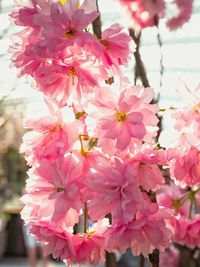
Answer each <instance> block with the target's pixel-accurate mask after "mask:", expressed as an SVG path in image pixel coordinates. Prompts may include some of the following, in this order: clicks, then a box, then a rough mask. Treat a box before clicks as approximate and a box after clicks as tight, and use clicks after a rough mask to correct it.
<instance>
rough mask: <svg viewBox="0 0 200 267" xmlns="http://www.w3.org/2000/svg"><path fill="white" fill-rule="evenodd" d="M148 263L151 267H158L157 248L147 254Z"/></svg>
mask: <svg viewBox="0 0 200 267" xmlns="http://www.w3.org/2000/svg"><path fill="white" fill-rule="evenodd" d="M149 261H150V263H151V267H159V250H158V249H157V248H155V249H154V251H153V252H152V253H151V254H149Z"/></svg>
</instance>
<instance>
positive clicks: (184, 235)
mask: <svg viewBox="0 0 200 267" xmlns="http://www.w3.org/2000/svg"><path fill="white" fill-rule="evenodd" d="M199 92H200V87H199V86H198V87H197V88H196V89H195V90H194V91H190V90H189V89H188V88H187V86H185V85H184V86H183V88H181V90H179V93H180V94H181V96H182V97H183V100H184V101H185V102H186V104H187V105H186V106H185V107H183V108H179V109H172V110H170V111H166V112H165V113H166V114H165V116H166V117H168V116H170V122H171V124H170V127H166V129H164V130H163V132H162V133H161V135H160V140H159V141H160V144H161V146H162V147H164V148H166V152H165V155H166V160H167V161H168V166H169V172H170V177H171V178H172V180H173V181H174V182H175V183H176V184H177V185H176V186H175V185H164V186H163V188H162V190H161V192H160V194H159V197H158V202H159V204H160V205H161V206H163V207H168V208H172V209H174V211H175V216H174V217H173V220H172V221H171V224H172V225H173V227H174V241H175V242H176V243H179V244H181V245H185V246H188V247H189V248H193V249H194V248H200V243H199V237H198V236H199V231H200V218H199V197H200V194H199V193H200V171H199V170H200V142H199V141H200V136H199V127H200V113H199V102H200V98H199ZM169 128H171V129H169ZM166 137H167V138H166ZM181 187H182V188H185V189H181ZM169 189H170V190H169Z"/></svg>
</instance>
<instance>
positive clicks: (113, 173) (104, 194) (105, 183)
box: [84, 159, 145, 222]
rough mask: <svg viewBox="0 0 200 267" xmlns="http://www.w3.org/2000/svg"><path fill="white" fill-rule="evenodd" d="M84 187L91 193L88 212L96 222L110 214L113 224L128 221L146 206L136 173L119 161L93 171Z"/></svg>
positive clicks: (88, 194)
mask: <svg viewBox="0 0 200 267" xmlns="http://www.w3.org/2000/svg"><path fill="white" fill-rule="evenodd" d="M84 184H85V185H86V186H87V190H88V192H87V191H86V192H87V197H88V199H87V200H90V202H89V204H88V207H89V210H88V212H89V215H90V217H91V218H92V219H94V220H98V219H102V218H104V217H105V216H106V215H107V214H109V213H111V214H112V218H113V222H116V221H119V220H121V221H123V222H128V221H130V220H131V219H132V218H133V217H134V216H135V214H136V211H137V209H138V208H139V207H141V206H142V205H145V200H144V199H143V196H142V193H141V192H140V190H139V187H138V185H137V179H136V177H134V170H130V168H128V167H126V164H125V162H120V161H119V160H118V159H115V162H114V163H113V164H108V165H107V166H104V168H100V169H97V170H96V172H91V173H90V174H89V175H88V176H87V177H86V178H85V181H84ZM130 210H131V212H130Z"/></svg>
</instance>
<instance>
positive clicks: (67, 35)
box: [64, 29, 74, 39]
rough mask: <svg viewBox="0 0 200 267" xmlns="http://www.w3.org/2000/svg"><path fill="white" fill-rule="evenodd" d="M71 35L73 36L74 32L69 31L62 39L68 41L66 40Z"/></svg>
mask: <svg viewBox="0 0 200 267" xmlns="http://www.w3.org/2000/svg"><path fill="white" fill-rule="evenodd" d="M73 35H74V31H73V30H72V29H70V30H68V31H67V32H66V33H65V34H64V38H65V39H68V38H70V37H72V36H73Z"/></svg>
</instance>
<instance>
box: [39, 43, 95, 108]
mask: <svg viewBox="0 0 200 267" xmlns="http://www.w3.org/2000/svg"><path fill="white" fill-rule="evenodd" d="M66 53H68V54H67V55H68V56H67V57H65V54H66ZM75 55H76V56H75ZM93 62H94V58H93V57H90V55H89V54H88V53H85V52H83V50H80V48H79V47H78V46H73V48H69V49H68V50H67V52H66V51H65V52H63V55H62V57H61V60H60V61H52V62H51V63H49V64H46V65H42V66H41V67H39V68H38V70H37V73H36V74H35V77H34V78H35V79H36V82H37V85H38V87H39V88H38V89H40V90H41V91H42V92H43V93H44V94H45V95H47V96H48V97H49V98H50V99H52V100H53V101H54V102H55V103H56V104H57V105H59V106H65V105H66V104H67V103H71V102H72V99H73V101H76V99H77V100H80V97H81V96H82V93H83V92H85V93H88V92H91V91H93V90H94V89H93V87H95V86H97V85H98V82H97V79H96V77H95V73H97V74H98V71H97V69H96V68H91V70H90V71H89V70H88V69H87V68H88V66H92V65H93V64H94V63H93Z"/></svg>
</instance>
